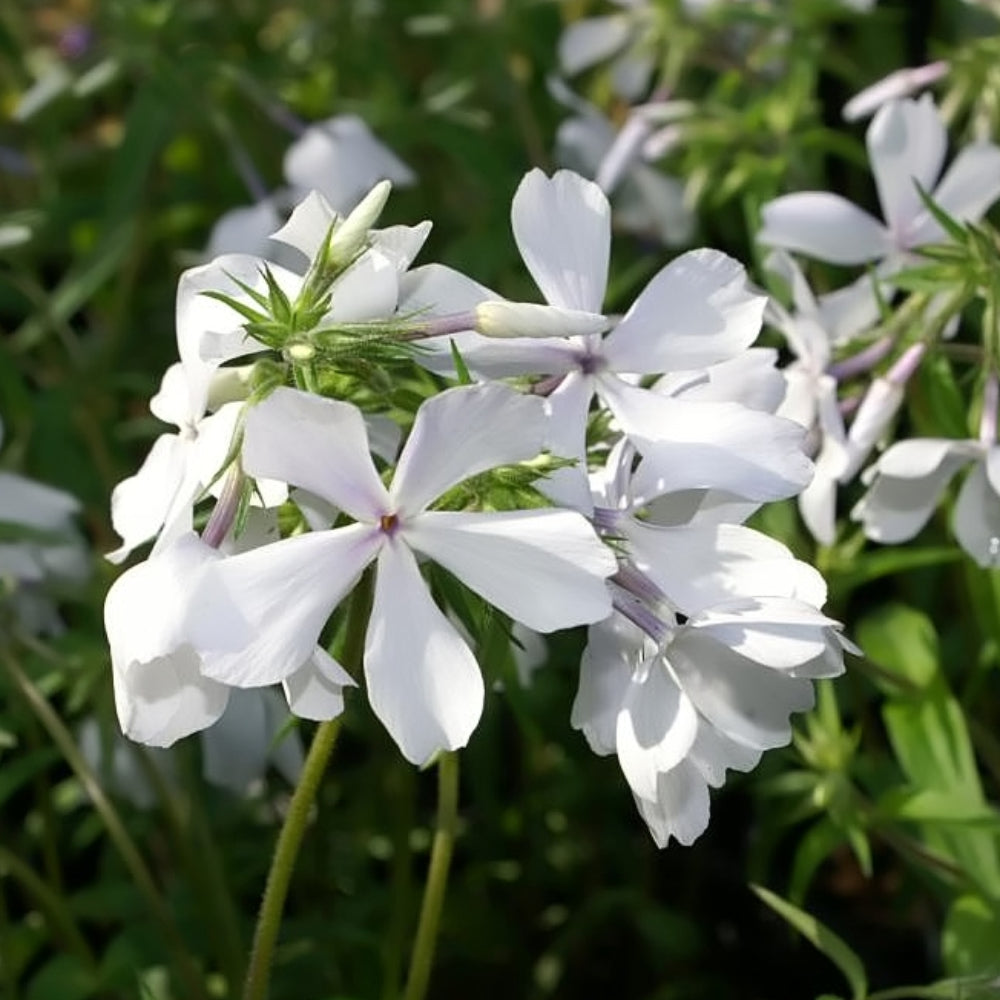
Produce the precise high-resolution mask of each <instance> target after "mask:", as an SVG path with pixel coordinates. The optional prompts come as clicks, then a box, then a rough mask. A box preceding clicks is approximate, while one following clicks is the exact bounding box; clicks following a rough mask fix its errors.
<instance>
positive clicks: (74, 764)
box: [0, 645, 208, 1000]
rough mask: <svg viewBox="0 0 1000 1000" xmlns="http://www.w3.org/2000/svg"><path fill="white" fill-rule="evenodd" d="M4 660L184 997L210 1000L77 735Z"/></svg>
mask: <svg viewBox="0 0 1000 1000" xmlns="http://www.w3.org/2000/svg"><path fill="white" fill-rule="evenodd" d="M0 659H2V660H3V665H4V667H5V668H6V671H7V674H8V676H9V677H10V679H11V681H12V682H13V685H14V687H15V688H16V689H17V690H18V692H19V693H20V695H21V697H22V698H24V700H25V701H26V702H27V703H28V705H29V706H30V708H31V710H32V712H33V713H34V714H35V716H36V718H37V719H38V721H39V722H40V723H41V724H42V726H43V727H44V728H45V730H46V732H47V733H48V734H49V736H50V737H51V738H52V742H53V743H55V744H56V746H57V747H58V748H59V751H60V753H62V755H63V759H64V760H65V761H66V763H67V764H68V765H69V766H70V768H71V769H72V770H73V773H74V774H75V775H76V777H77V780H78V781H79V782H80V784H81V785H82V786H83V789H84V791H85V792H86V793H87V796H88V797H89V798H90V801H91V802H92V803H93V805H94V810H95V811H96V812H97V814H98V815H99V816H100V817H101V819H102V821H103V822H104V826H105V829H106V830H107V831H108V836H109V837H110V838H111V842H112V843H113V844H114V845H115V848H116V849H117V851H118V854H119V855H120V856H121V859H122V861H123V862H124V864H125V867H126V868H127V869H128V872H129V875H131V877H132V879H133V881H134V882H135V885H136V887H137V888H138V890H139V892H140V893H142V895H143V896H144V897H145V899H146V903H147V905H148V906H149V912H150V914H151V915H152V917H153V919H154V920H155V921H156V922H157V924H159V926H160V930H161V931H162V933H163V937H164V941H165V942H166V944H167V946H168V947H169V949H170V951H171V952H172V954H173V958H174V961H175V963H176V966H177V972H178V976H179V978H180V980H181V982H182V983H183V986H184V995H185V996H188V997H191V998H192V1000H207V997H208V995H207V993H206V992H205V985H204V981H203V979H202V976H201V973H200V971H199V970H198V967H197V965H196V964H195V962H194V960H193V959H192V957H191V955H190V954H189V953H188V950H187V947H186V946H185V944H184V941H183V939H182V938H181V935H180V932H179V931H178V929H177V925H176V923H175V922H174V918H173V915H172V914H171V913H170V910H169V909H168V908H167V905H166V903H165V902H164V901H163V897H162V896H161V894H160V891H159V890H158V889H157V887H156V883H155V882H154V881H153V876H152V874H151V873H150V871H149V868H148V867H147V865H146V862H145V861H144V860H143V857H142V854H140V852H139V849H138V847H136V844H135V841H134V840H133V839H132V838H131V836H130V835H129V832H128V830H127V829H126V828H125V824H124V823H123V822H122V819H121V817H120V816H119V815H118V812H117V810H116V809H115V807H114V805H112V803H111V800H110V799H109V798H108V796H107V795H106V794H105V792H104V789H103V788H102V787H101V783H100V781H99V780H98V778H97V775H96V774H95V773H94V771H93V769H92V768H91V766H90V765H89V764H88V763H87V761H86V760H85V759H84V756H83V754H82V753H81V752H80V749H79V747H77V745H76V740H75V739H74V738H73V734H72V733H71V732H70V731H69V730H68V729H67V728H66V726H65V725H64V724H63V722H62V720H61V719H60V718H59V716H58V714H57V713H56V711H55V710H54V709H53V708H52V706H51V705H50V704H49V702H48V700H47V699H46V698H45V695H43V694H42V692H41V691H39V689H38V688H37V687H36V686H35V684H33V683H32V681H31V679H30V678H29V677H28V675H27V674H26V673H25V672H24V671H23V670H22V669H21V667H20V665H19V664H18V662H17V661H16V660H15V659H14V656H13V655H12V653H11V652H10V651H9V649H7V648H6V647H5V646H3V645H0Z"/></svg>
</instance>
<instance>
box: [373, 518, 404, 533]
mask: <svg viewBox="0 0 1000 1000" xmlns="http://www.w3.org/2000/svg"><path fill="white" fill-rule="evenodd" d="M378 526H379V527H380V528H381V529H382V530H383V531H384V532H385V533H386V534H387V535H392V534H393V533H394V532H395V531H396V529H397V528H398V527H399V516H398V515H397V514H383V515H382V516H381V517H380V518H379V519H378Z"/></svg>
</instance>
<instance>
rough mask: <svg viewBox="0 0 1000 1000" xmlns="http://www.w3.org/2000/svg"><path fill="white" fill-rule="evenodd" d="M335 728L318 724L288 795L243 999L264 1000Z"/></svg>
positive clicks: (332, 724) (336, 724)
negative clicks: (286, 906)
mask: <svg viewBox="0 0 1000 1000" xmlns="http://www.w3.org/2000/svg"><path fill="white" fill-rule="evenodd" d="M339 728H340V719H339V718H337V719H331V720H329V721H328V722H321V723H320V725H319V728H317V730H316V735H315V736H314V737H313V742H312V746H311V747H310V748H309V755H308V756H307V757H306V762H305V766H304V767H303V769H302V775H301V776H300V778H299V783H298V785H296V787H295V793H294V794H293V795H292V801H291V804H290V805H289V807H288V815H287V816H286V817H285V824H284V826H282V828H281V833H280V834H279V835H278V843H277V845H276V846H275V848H274V858H273V860H272V861H271V870H270V871H269V872H268V875H267V885H266V886H265V888H264V898H263V900H262V901H261V904H260V913H259V914H258V916H257V927H256V929H255V930H254V936H253V950H252V951H251V953H250V965H249V968H248V971H247V979H246V985H245V986H244V988H243V1000H265V998H266V997H267V988H268V983H269V981H270V978H271V960H272V957H273V955H274V946H275V943H276V942H277V940H278V931H279V929H280V928H281V915H282V912H283V911H284V908H285V897H286V896H287V895H288V886H289V883H290V882H291V879H292V871H293V870H294V868H295V860H296V858H297V857H298V854H299V847H300V846H301V845H302V838H303V836H304V835H305V832H306V827H307V826H308V824H309V812H310V810H311V808H312V804H313V800H314V799H315V797H316V790H317V789H318V788H319V783H320V780H321V778H322V777H323V772H324V771H325V770H326V765H327V762H328V761H329V759H330V754H331V753H332V752H333V747H334V744H335V743H336V740H337V731H338V730H339Z"/></svg>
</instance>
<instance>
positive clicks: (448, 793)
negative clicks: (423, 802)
mask: <svg viewBox="0 0 1000 1000" xmlns="http://www.w3.org/2000/svg"><path fill="white" fill-rule="evenodd" d="M457 828H458V754H456V753H445V754H442V755H441V759H440V760H439V761H438V809H437V829H436V830H435V831H434V843H433V846H432V847H431V863H430V868H429V869H428V872H427V885H426V886H425V887H424V898H423V902H422V903H421V905H420V922H419V923H418V925H417V936H416V939H415V940H414V942H413V952H412V954H411V956H410V972H409V975H408V977H407V980H406V992H405V994H404V1000H424V997H425V996H426V995H427V986H428V984H429V983H430V978H431V968H432V967H433V965H434V950H435V947H436V945H437V937H438V926H439V924H440V922H441V910H442V909H443V907H444V897H445V891H446V890H447V888H448V872H449V869H450V868H451V855H452V850H453V849H454V846H455V832H456V830H457Z"/></svg>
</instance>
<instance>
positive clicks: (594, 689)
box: [570, 613, 655, 755]
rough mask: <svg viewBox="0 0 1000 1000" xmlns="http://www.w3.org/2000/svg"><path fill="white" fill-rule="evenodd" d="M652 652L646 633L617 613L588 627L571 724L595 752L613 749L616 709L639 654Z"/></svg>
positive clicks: (616, 722) (629, 681) (620, 704)
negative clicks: (584, 737) (581, 733)
mask: <svg viewBox="0 0 1000 1000" xmlns="http://www.w3.org/2000/svg"><path fill="white" fill-rule="evenodd" d="M653 652H655V647H654V646H652V644H651V643H650V641H649V639H648V638H647V637H646V635H645V633H643V632H641V631H639V629H637V628H636V627H635V625H633V624H632V623H631V622H630V621H628V619H626V618H624V617H623V616H622V615H619V614H617V613H616V614H612V615H611V616H610V617H608V618H606V619H605V620H604V621H602V622H598V623H597V624H596V625H592V626H591V627H590V629H588V631H587V645H586V647H585V648H584V650H583V655H582V657H581V658H580V685H579V687H578V689H577V692H576V698H575V699H574V700H573V710H572V713H571V714H570V724H571V725H572V726H573V728H574V729H580V730H582V731H583V734H584V736H586V738H587V742H588V743H589V744H590V749H591V750H593V751H594V753H596V754H601V755H605V754H610V753H614V752H615V742H616V739H617V737H616V735H615V733H616V730H617V727H618V712H619V710H620V709H621V706H622V704H623V703H624V701H625V695H626V693H627V691H628V689H629V686H630V685H631V683H632V681H631V678H632V672H633V670H634V669H635V666H636V663H637V662H638V659H639V657H640V655H642V654H646V655H649V654H651V653H653Z"/></svg>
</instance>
